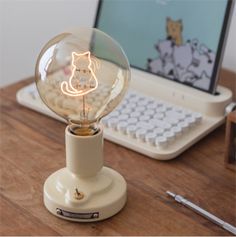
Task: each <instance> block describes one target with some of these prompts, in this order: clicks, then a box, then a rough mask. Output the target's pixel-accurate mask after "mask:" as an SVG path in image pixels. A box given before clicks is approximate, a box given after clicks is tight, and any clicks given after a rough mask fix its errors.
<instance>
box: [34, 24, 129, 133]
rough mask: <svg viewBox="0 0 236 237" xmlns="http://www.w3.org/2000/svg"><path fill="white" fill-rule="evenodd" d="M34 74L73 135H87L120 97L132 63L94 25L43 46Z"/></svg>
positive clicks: (48, 102)
mask: <svg viewBox="0 0 236 237" xmlns="http://www.w3.org/2000/svg"><path fill="white" fill-rule="evenodd" d="M35 78H36V85H37V88H38V91H39V94H40V96H41V98H42V100H43V102H44V103H45V104H46V105H47V106H48V107H49V108H50V109H51V110H52V111H54V112H55V113H56V114H58V115H59V116H61V117H63V118H64V119H66V120H67V121H68V123H69V125H70V129H71V131H72V132H73V133H74V134H78V135H89V134H94V133H96V131H97V129H98V126H97V123H98V122H99V120H100V119H101V118H102V117H104V116H105V115H107V114H108V113H110V112H111V111H112V110H113V109H114V108H115V107H116V106H117V105H118V104H119V103H120V101H121V100H122V98H123V97H124V95H125V92H126V90H127V88H128V84H129V80H130V68H129V62H128V60H127V57H126V55H125V53H124V52H123V50H122V48H121V47H120V45H119V44H118V43H117V42H116V41H115V40H114V39H112V38H111V37H110V36H108V35H107V34H105V33H103V32H102V31H100V30H97V29H94V28H80V29H76V30H72V31H70V32H66V33H63V34H60V35H58V36H56V37H55V38H53V39H52V40H50V41H49V42H48V43H47V44H46V45H45V47H44V48H43V49H42V51H41V53H40V55H39V57H38V60H37V64H36V70H35Z"/></svg>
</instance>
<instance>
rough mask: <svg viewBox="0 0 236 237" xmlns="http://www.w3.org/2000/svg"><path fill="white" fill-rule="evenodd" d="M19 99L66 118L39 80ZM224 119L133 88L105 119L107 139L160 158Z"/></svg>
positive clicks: (183, 147)
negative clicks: (41, 91) (50, 104)
mask: <svg viewBox="0 0 236 237" xmlns="http://www.w3.org/2000/svg"><path fill="white" fill-rule="evenodd" d="M200 93H202V92H200ZM205 94H206V93H205ZM17 100H18V102H19V103H20V104H22V105H24V106H26V107H29V108H31V109H33V110H36V111H38V112H40V113H43V114H45V115H48V116H51V117H53V118H55V119H58V120H61V121H64V120H63V119H62V118H60V117H59V116H57V115H56V114H55V113H53V112H52V111H51V110H49V109H48V108H47V107H46V105H45V104H44V103H43V102H42V100H41V99H40V97H39V95H38V92H37V89H36V86H35V83H33V84H31V85H29V86H26V87H24V88H22V89H21V90H19V91H18V93H17ZM203 107H204V106H203ZM64 122H65V121H64ZM222 122H224V116H209V115H207V114H203V113H201V112H199V111H198V112H196V111H194V110H193V109H189V108H186V107H183V106H180V105H175V104H172V103H170V102H167V101H164V100H163V99H160V98H157V97H154V96H147V95H145V93H142V92H140V91H137V90H136V89H130V91H129V92H128V93H127V95H126V96H125V98H124V100H123V101H122V103H121V104H120V105H119V106H118V107H117V108H116V109H115V110H114V111H113V112H111V113H110V114H109V115H107V116H106V117H104V118H103V119H102V123H103V125H104V138H105V139H108V140H111V141H113V142H115V143H118V144H120V145H123V146H125V147H127V148H130V149H132V150H135V151H137V152H140V153H142V154H145V155H147V156H149V157H152V158H155V159H159V160H168V159H172V158H175V157H176V156H178V155H179V154H180V153H182V152H183V151H184V150H186V149H187V148H188V147H190V146H191V145H192V144H194V143H195V142H196V141H198V140H200V139H201V138H202V137H203V136H205V135H206V134H207V133H209V132H210V131H212V130H213V129H214V128H216V127H217V126H219V125H220V124H221V123H222Z"/></svg>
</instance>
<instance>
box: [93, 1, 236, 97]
mask: <svg viewBox="0 0 236 237" xmlns="http://www.w3.org/2000/svg"><path fill="white" fill-rule="evenodd" d="M103 1H104V0H98V5H97V12H96V17H95V21H94V28H97V27H98V21H99V18H100V15H101V8H102V4H103ZM233 3H234V2H233V0H228V1H227V6H226V10H225V14H224V20H223V24H222V28H221V33H220V38H219V43H218V47H217V50H216V58H215V64H214V67H213V72H212V76H211V79H210V80H211V82H210V86H209V89H208V90H205V89H203V88H198V87H194V86H191V85H189V84H187V83H182V82H180V81H176V80H172V79H170V78H168V77H164V76H162V75H158V74H156V73H152V72H149V71H147V70H145V69H143V68H140V67H137V66H135V65H132V64H130V66H131V67H132V68H134V69H136V70H139V71H142V72H145V73H147V74H151V75H153V76H158V77H161V78H163V79H166V80H170V81H173V82H177V83H179V84H182V85H185V86H188V87H191V88H194V89H196V90H200V91H204V92H207V93H210V94H217V92H216V88H217V84H218V80H219V70H220V68H221V63H222V59H223V55H224V49H225V43H226V39H227V35H228V30H229V25H230V19H231V15H232V12H233V6H234V4H233ZM214 78H215V79H214Z"/></svg>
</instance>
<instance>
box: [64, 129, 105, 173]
mask: <svg viewBox="0 0 236 237" xmlns="http://www.w3.org/2000/svg"><path fill="white" fill-rule="evenodd" d="M65 141H66V167H67V169H68V170H69V171H70V172H72V173H73V174H75V175H77V176H81V177H88V176H95V175H96V174H97V173H98V172H99V171H100V170H101V168H102V167H103V131H102V129H101V128H100V129H99V130H98V132H97V133H96V134H94V135H91V136H78V135H75V134H72V132H71V130H70V127H69V126H67V127H66V130H65Z"/></svg>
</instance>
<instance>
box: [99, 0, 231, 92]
mask: <svg viewBox="0 0 236 237" xmlns="http://www.w3.org/2000/svg"><path fill="white" fill-rule="evenodd" d="M231 7H232V1H228V0H191V1H190V0H181V1H179V0H100V3H99V7H98V12H97V17H96V23H95V27H96V28H98V29H100V30H102V31H104V32H106V33H107V34H109V35H110V36H111V37H113V38H114V39H116V40H117V41H118V42H119V43H120V44H121V46H122V47H123V49H124V51H125V52H126V54H127V56H128V59H129V61H130V64H131V66H132V67H134V68H137V69H140V70H143V71H146V72H148V73H152V74H156V75H158V76H161V77H163V78H166V79H169V80H173V81H176V82H179V83H182V84H185V85H188V86H191V87H194V88H197V89H200V90H203V91H206V92H209V93H214V92H215V87H216V84H217V83H216V81H217V72H218V69H219V64H220V61H221V56H222V52H223V50H222V48H223V44H224V39H225V36H226V31H227V30H226V29H227V25H228V22H229V15H230V8H231ZM97 50H99V49H97ZM101 54H102V52H101ZM103 54H106V53H105V52H103Z"/></svg>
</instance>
